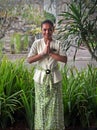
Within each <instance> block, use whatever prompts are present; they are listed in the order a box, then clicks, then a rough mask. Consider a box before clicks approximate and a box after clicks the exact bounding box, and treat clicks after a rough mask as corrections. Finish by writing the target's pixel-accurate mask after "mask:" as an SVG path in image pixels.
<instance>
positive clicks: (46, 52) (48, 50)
mask: <svg viewBox="0 0 97 130" xmlns="http://www.w3.org/2000/svg"><path fill="white" fill-rule="evenodd" d="M50 53H51V49H50V41H47V42H46V44H45V48H44V50H43V51H42V52H41V55H42V56H45V55H50Z"/></svg>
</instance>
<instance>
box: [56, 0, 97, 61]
mask: <svg viewBox="0 0 97 130" xmlns="http://www.w3.org/2000/svg"><path fill="white" fill-rule="evenodd" d="M67 7H68V11H67V12H65V11H64V12H62V13H61V14H60V16H61V20H59V22H58V23H59V26H60V27H59V38H60V39H61V40H62V41H64V40H66V42H65V45H66V46H65V47H67V49H68V48H69V47H70V46H71V42H72V39H73V40H75V42H74V43H75V45H77V48H76V51H75V56H76V52H77V49H78V48H79V46H80V45H81V44H84V45H85V46H86V47H87V48H88V50H89V52H90V54H91V56H92V57H93V58H94V59H95V60H96V61H97V54H96V51H97V37H96V34H97V26H96V25H97V15H96V12H97V0H94V1H91V2H90V1H87V2H85V1H83V0H79V1H78V0H76V1H73V2H70V3H69V4H67ZM64 22H65V24H64ZM71 38H72V39H71Z"/></svg>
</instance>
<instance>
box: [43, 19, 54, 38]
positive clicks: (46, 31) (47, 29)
mask: <svg viewBox="0 0 97 130" xmlns="http://www.w3.org/2000/svg"><path fill="white" fill-rule="evenodd" d="M41 30H42V35H43V37H44V39H45V40H51V39H52V34H53V32H54V24H53V22H52V21H50V20H45V21H43V22H42V23H41Z"/></svg>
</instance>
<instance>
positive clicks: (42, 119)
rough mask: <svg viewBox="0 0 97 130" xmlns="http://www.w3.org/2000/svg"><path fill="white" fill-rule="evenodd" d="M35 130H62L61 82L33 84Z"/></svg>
mask: <svg viewBox="0 0 97 130" xmlns="http://www.w3.org/2000/svg"><path fill="white" fill-rule="evenodd" d="M35 130H64V113H63V100H62V85H61V82H59V83H56V84H52V87H50V85H48V84H46V85H44V84H43V85H42V84H38V83H35Z"/></svg>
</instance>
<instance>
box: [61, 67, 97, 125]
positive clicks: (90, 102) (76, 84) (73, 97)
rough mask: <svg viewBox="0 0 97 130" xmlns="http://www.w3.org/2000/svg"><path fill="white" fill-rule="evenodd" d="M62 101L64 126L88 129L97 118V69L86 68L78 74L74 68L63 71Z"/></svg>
mask: <svg viewBox="0 0 97 130" xmlns="http://www.w3.org/2000/svg"><path fill="white" fill-rule="evenodd" d="M62 75H63V80H62V84H63V101H64V117H65V125H66V126H67V127H68V126H73V127H75V126H76V125H77V126H81V127H89V126H90V125H91V124H92V123H93V124H95V123H96V118H97V110H96V107H97V79H96V76H97V68H92V67H91V66H88V68H87V69H86V70H82V71H81V72H79V71H78V70H77V69H76V68H71V69H70V68H69V69H64V71H63V72H62Z"/></svg>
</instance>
